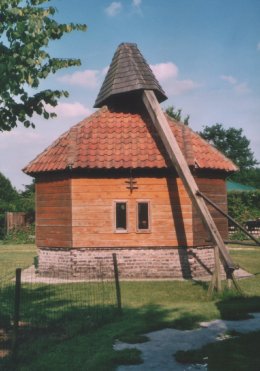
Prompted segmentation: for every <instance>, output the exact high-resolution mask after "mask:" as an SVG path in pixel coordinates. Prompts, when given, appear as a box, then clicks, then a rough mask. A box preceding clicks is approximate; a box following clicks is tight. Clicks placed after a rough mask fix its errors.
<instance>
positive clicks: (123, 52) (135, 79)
mask: <svg viewBox="0 0 260 371" xmlns="http://www.w3.org/2000/svg"><path fill="white" fill-rule="evenodd" d="M145 89H146V90H153V91H154V93H155V95H156V97H157V99H158V101H159V102H163V101H164V100H166V99H167V97H166V95H165V92H164V91H163V89H162V87H161V86H160V84H159V82H158V81H157V80H156V78H155V76H154V74H153V72H152V70H151V68H150V67H149V65H148V63H147V62H146V60H145V59H144V57H143V56H142V54H141V53H140V51H139V49H138V48H137V45H136V44H133V43H122V44H120V45H119V46H118V48H117V50H116V52H115V54H114V57H113V59H112V62H111V64H110V67H109V70H108V72H107V75H106V77H105V80H104V82H103V85H102V86H101V89H100V92H99V94H98V97H97V99H96V102H95V105H94V107H95V108H100V107H102V106H103V105H106V104H108V103H109V102H110V101H111V98H114V97H115V96H116V97H118V95H123V94H126V93H133V92H137V91H142V90H145Z"/></svg>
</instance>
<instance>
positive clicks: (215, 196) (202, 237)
mask: <svg viewBox="0 0 260 371" xmlns="http://www.w3.org/2000/svg"><path fill="white" fill-rule="evenodd" d="M195 180H196V183H197V185H198V187H199V190H200V191H201V192H202V193H204V194H205V195H206V196H208V197H209V198H210V199H211V200H212V201H213V202H215V203H216V204H217V205H218V206H219V207H220V208H221V209H222V210H223V211H225V212H227V192H226V181H225V179H221V178H219V179H216V178H210V177H208V178H206V177H205V178H196V179H195ZM207 206H208V208H209V211H210V213H211V215H212V217H213V219H214V221H215V223H216V226H217V228H218V230H219V232H220V234H221V236H222V238H223V239H227V238H228V222H227V219H226V218H225V217H224V216H223V215H221V214H220V213H219V212H218V211H217V210H216V209H214V208H213V207H212V206H210V205H209V204H207ZM193 213H194V214H193V215H194V216H193V233H194V245H195V246H203V245H205V244H208V243H209V236H208V234H207V232H206V230H205V228H204V226H203V224H202V222H201V219H200V217H199V216H198V214H197V212H196V210H195V209H194V210H193Z"/></svg>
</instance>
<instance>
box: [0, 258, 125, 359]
mask: <svg viewBox="0 0 260 371" xmlns="http://www.w3.org/2000/svg"><path fill="white" fill-rule="evenodd" d="M113 258H114V265H113V266H111V277H115V279H116V280H114V279H110V280H108V279H105V278H104V275H103V274H102V272H103V268H102V265H101V264H100V265H99V267H98V269H97V270H96V273H93V271H92V272H84V275H82V276H78V277H77V279H72V278H71V277H69V276H68V277H65V276H64V272H62V275H61V276H62V278H58V277H59V273H58V272H57V270H56V271H55V275H54V274H53V275H52V274H51V272H49V274H48V277H40V276H39V275H38V274H37V272H36V271H35V268H34V267H30V268H28V269H25V270H21V269H19V268H18V269H16V272H13V273H12V274H10V271H9V272H1V273H0V359H1V358H2V359H3V358H4V357H6V356H10V355H12V356H14V355H15V354H17V349H18V348H19V344H20V343H21V342H24V341H26V340H28V339H30V337H31V338H32V337H35V336H37V334H39V335H41V336H42V334H43V333H44V332H45V331H46V332H48V333H50V332H54V333H55V334H56V335H57V334H58V335H59V336H62V337H63V338H66V337H71V336H73V335H74V334H78V333H85V332H87V331H89V330H91V329H94V328H96V327H98V326H100V325H101V324H103V323H106V322H109V321H110V320H112V318H114V316H115V315H116V313H117V312H118V310H121V298H120V286H119V281H118V274H117V267H116V266H115V264H116V257H113ZM115 268H116V269H115ZM86 277H87V278H86Z"/></svg>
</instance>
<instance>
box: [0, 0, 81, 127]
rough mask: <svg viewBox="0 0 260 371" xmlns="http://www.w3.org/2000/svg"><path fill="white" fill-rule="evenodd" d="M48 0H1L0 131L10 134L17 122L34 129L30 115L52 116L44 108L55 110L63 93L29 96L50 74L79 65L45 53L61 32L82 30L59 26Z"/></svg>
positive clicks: (76, 27) (51, 91)
mask: <svg viewBox="0 0 260 371" xmlns="http://www.w3.org/2000/svg"><path fill="white" fill-rule="evenodd" d="M49 1H51V0H1V2H0V76H1V84H0V131H10V130H11V129H13V128H14V127H16V126H17V124H18V122H21V123H23V125H24V126H25V127H29V126H31V127H34V124H33V122H32V119H31V118H32V116H33V114H34V113H36V114H38V115H40V116H43V117H44V118H45V119H48V118H49V117H54V116H55V114H54V113H49V112H47V110H46V105H50V106H52V107H55V106H56V105H57V103H58V101H57V100H58V99H59V98H60V97H62V96H65V97H67V96H68V92H67V91H60V90H50V89H47V90H43V91H40V92H35V93H34V94H33V93H32V94H31V93H30V91H31V90H34V89H36V88H38V87H39V84H40V81H41V80H42V79H45V78H46V77H47V76H48V75H49V74H50V73H55V72H57V71H58V70H60V69H62V68H66V67H70V66H78V65H80V60H79V59H72V58H65V59H61V58H52V57H51V56H50V55H49V53H48V52H47V51H46V50H47V47H48V44H49V42H50V41H52V40H58V39H61V38H62V37H63V35H64V34H65V33H70V32H72V31H74V30H81V31H83V30H86V25H83V24H74V23H70V24H59V23H58V22H56V21H55V20H54V18H53V16H54V14H55V13H56V9H55V8H54V7H51V6H48V7H43V4H44V3H47V2H49Z"/></svg>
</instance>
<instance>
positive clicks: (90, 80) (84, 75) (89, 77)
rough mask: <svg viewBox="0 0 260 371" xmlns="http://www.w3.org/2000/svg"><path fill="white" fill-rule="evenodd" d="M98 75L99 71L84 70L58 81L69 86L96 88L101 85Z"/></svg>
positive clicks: (60, 78) (62, 77)
mask: <svg viewBox="0 0 260 371" xmlns="http://www.w3.org/2000/svg"><path fill="white" fill-rule="evenodd" d="M98 74H99V71H98V70H84V71H78V72H74V73H72V74H67V75H64V76H61V77H59V78H58V80H59V81H61V82H64V83H66V84H69V85H78V86H84V87H87V88H96V87H97V86H98V85H99V81H98Z"/></svg>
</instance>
